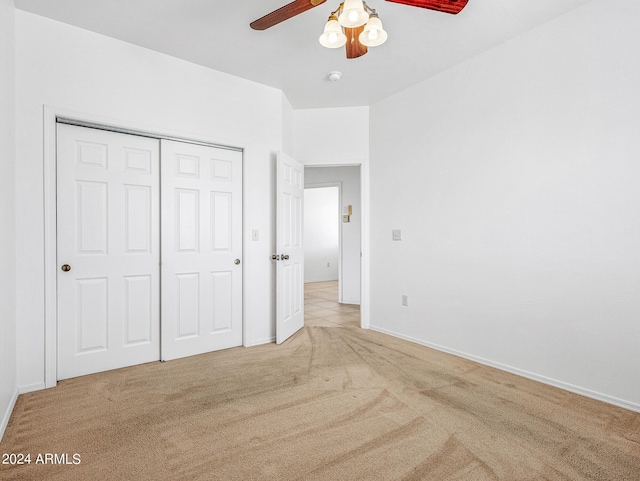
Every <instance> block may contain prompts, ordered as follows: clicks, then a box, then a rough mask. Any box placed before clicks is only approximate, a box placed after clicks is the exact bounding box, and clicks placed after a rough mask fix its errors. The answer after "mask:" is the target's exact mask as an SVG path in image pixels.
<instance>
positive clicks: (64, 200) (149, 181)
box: [57, 124, 242, 379]
mask: <svg viewBox="0 0 640 481" xmlns="http://www.w3.org/2000/svg"><path fill="white" fill-rule="evenodd" d="M57 128H58V133H57V145H58V147H57V163H58V170H57V178H58V186H57V192H58V193H57V231H58V236H57V250H58V252H57V260H58V271H57V272H58V276H57V277H58V279H57V280H58V286H57V288H58V332H57V337H58V343H57V358H58V359H57V378H58V379H66V378H70V377H75V376H80V375H84V374H90V373H94V372H100V371H106V370H110V369H115V368H120V367H125V366H130V365H135V364H141V363H145V362H150V361H154V360H159V359H164V360H168V359H175V358H178V357H185V356H190V355H194V354H200V353H203V352H209V351H214V350H218V349H224V348H228V347H233V346H239V345H241V344H242V265H241V259H242V256H241V254H242V153H241V152H239V151H234V150H227V149H221V148H215V147H209V146H200V145H193V144H188V143H182V142H174V141H165V140H162V141H160V140H158V139H150V138H146V137H141V136H135V135H128V134H122V133H114V132H108V131H104V130H97V129H90V128H85V127H77V126H69V125H63V124H58V126H57ZM160 154H161V155H160ZM161 156H162V159H160V157H161ZM161 201H162V203H161ZM161 208H162V212H161ZM161 263H162V267H161ZM161 275H162V276H161ZM161 294H162V297H161Z"/></svg>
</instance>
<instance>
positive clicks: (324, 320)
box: [304, 281, 360, 327]
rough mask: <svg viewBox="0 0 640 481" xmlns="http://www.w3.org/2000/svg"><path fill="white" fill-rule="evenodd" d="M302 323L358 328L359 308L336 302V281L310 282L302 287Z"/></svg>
mask: <svg viewBox="0 0 640 481" xmlns="http://www.w3.org/2000/svg"><path fill="white" fill-rule="evenodd" d="M304 323H305V325H307V326H325V327H336V326H342V327H347V326H348V327H360V306H357V305H353V304H340V303H339V302H338V281H327V282H310V283H307V284H305V285H304Z"/></svg>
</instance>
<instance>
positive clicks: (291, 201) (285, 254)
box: [276, 152, 304, 344]
mask: <svg viewBox="0 0 640 481" xmlns="http://www.w3.org/2000/svg"><path fill="white" fill-rule="evenodd" d="M276 175H277V182H276V183H277V186H276V190H277V193H276V194H277V200H276V204H277V207H276V210H277V215H276V217H277V220H276V224H277V234H276V248H277V254H278V255H279V260H278V261H277V263H276V266H277V267H276V285H277V292H276V342H277V343H278V344H280V343H282V342H284V341H286V340H287V339H288V338H289V337H291V336H292V335H293V334H294V333H296V332H297V331H298V330H300V329H302V327H304V284H303V282H304V275H303V274H304V250H303V246H302V232H303V199H304V166H303V165H302V164H300V163H299V162H297V161H295V160H294V159H292V158H291V157H289V156H288V155H286V154H284V153H282V152H279V153H278V158H277V174H276Z"/></svg>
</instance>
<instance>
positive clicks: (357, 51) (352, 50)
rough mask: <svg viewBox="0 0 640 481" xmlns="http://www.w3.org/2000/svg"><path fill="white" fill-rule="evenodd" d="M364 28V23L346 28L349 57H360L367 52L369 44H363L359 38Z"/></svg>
mask: <svg viewBox="0 0 640 481" xmlns="http://www.w3.org/2000/svg"><path fill="white" fill-rule="evenodd" d="M363 30H364V25H362V26H360V27H355V28H347V27H345V28H344V34H345V35H346V36H347V44H346V49H347V58H358V57H362V56H363V55H364V54H365V53H367V46H366V45H362V44H361V43H360V41H359V40H358V36H359V35H360V32H362V31H363Z"/></svg>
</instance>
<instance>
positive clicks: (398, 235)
mask: <svg viewBox="0 0 640 481" xmlns="http://www.w3.org/2000/svg"><path fill="white" fill-rule="evenodd" d="M391 238H392V239H393V240H394V241H401V240H402V231H401V230H400V229H393V230H392V231H391Z"/></svg>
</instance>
